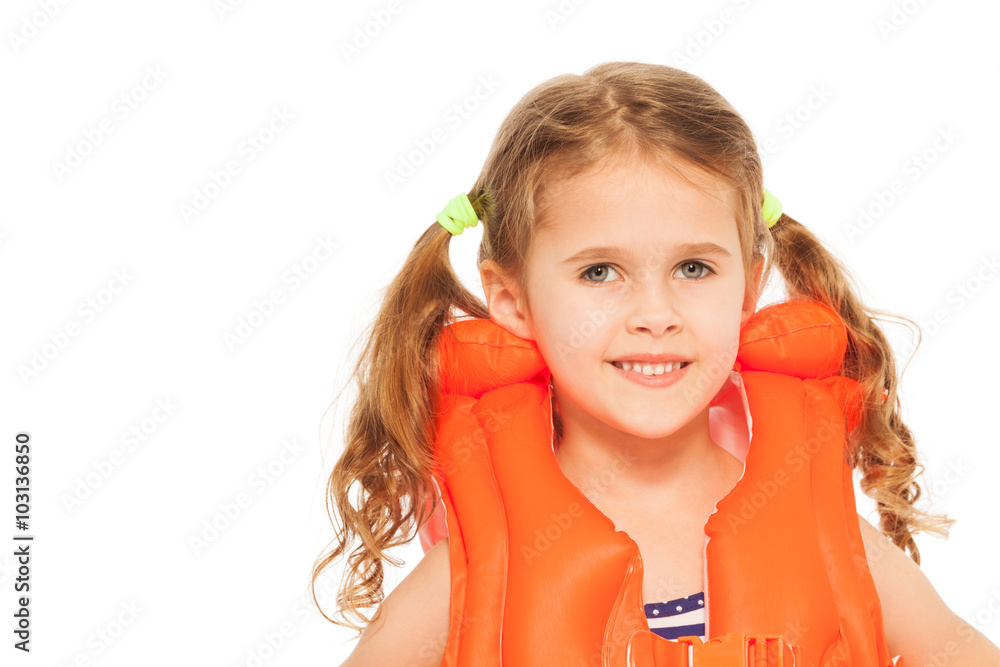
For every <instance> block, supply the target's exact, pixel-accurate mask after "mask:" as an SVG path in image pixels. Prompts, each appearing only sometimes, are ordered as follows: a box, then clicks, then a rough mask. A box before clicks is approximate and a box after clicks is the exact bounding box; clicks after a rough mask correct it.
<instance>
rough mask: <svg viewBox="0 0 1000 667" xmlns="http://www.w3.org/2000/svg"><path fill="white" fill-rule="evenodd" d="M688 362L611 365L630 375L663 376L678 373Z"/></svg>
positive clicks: (635, 362) (617, 363) (619, 363)
mask: <svg viewBox="0 0 1000 667" xmlns="http://www.w3.org/2000/svg"><path fill="white" fill-rule="evenodd" d="M690 363H691V362H690V361H667V362H663V363H655V364H654V363H650V362H642V361H628V360H625V361H612V362H611V365H612V366H614V367H615V368H620V369H621V370H623V371H626V372H630V373H638V374H640V375H653V376H655V375H665V374H667V373H671V372H673V371H678V370H680V369H682V368H685V367H686V366H688V365H689V364H690Z"/></svg>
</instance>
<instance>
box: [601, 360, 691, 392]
mask: <svg viewBox="0 0 1000 667" xmlns="http://www.w3.org/2000/svg"><path fill="white" fill-rule="evenodd" d="M626 359H636V360H643V361H644V359H643V358H642V356H641V355H640V356H635V357H627V358H626ZM669 361H683V360H682V359H676V358H672V359H669ZM651 363H652V362H651ZM607 364H608V366H611V368H612V369H613V370H614V372H615V373H618V374H619V375H620V376H621V377H622V378H623V379H625V380H628V381H629V382H633V383H635V384H638V385H641V386H643V387H669V386H670V385H672V384H676V383H677V382H680V380H681V378H683V377H684V376H685V375H687V371H688V369H689V368H691V364H688V365H687V366H684V367H683V368H680V369H678V370H673V371H670V372H669V373H663V374H662V375H645V374H643V373H636V372H635V371H627V370H625V369H623V368H618V367H617V366H615V365H614V364H613V363H611V362H610V361H609V362H607Z"/></svg>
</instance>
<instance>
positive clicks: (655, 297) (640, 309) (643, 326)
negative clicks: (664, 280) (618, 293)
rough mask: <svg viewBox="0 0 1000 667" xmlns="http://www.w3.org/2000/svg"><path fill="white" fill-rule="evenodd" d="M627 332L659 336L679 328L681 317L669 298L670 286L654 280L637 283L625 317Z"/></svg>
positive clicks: (671, 332) (676, 330)
mask: <svg viewBox="0 0 1000 667" xmlns="http://www.w3.org/2000/svg"><path fill="white" fill-rule="evenodd" d="M625 326H626V328H627V330H628V331H629V333H636V334H646V335H652V336H654V337H660V336H664V335H668V334H673V333H676V332H678V331H680V329H681V317H680V313H678V311H677V309H676V305H675V303H674V299H672V298H671V293H670V288H669V287H668V286H667V285H664V284H661V283H659V282H658V281H656V280H652V279H647V280H645V281H643V282H642V283H640V284H637V285H636V287H635V289H634V291H633V293H632V299H631V300H630V303H629V312H628V315H627V317H626V318H625Z"/></svg>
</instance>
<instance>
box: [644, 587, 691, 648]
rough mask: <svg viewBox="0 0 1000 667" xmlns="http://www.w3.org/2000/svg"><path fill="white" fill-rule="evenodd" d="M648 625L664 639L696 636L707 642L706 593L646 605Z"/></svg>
mask: <svg viewBox="0 0 1000 667" xmlns="http://www.w3.org/2000/svg"><path fill="white" fill-rule="evenodd" d="M643 607H645V609H646V624H647V625H649V629H650V630H652V631H653V632H654V633H656V634H658V635H660V636H661V637H663V638H664V639H677V638H678V637H689V636H695V637H700V638H701V640H702V641H705V592H704V591H702V592H701V593H697V594H695V595H688V596H687V597H683V598H677V599H676V600H668V601H666V602H652V603H650V604H644V605H643Z"/></svg>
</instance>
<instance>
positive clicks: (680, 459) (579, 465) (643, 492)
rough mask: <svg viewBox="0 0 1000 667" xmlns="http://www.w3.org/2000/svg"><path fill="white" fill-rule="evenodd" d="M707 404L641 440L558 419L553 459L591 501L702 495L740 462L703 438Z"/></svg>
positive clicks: (568, 418)
mask: <svg viewBox="0 0 1000 667" xmlns="http://www.w3.org/2000/svg"><path fill="white" fill-rule="evenodd" d="M708 409H709V408H708V406H705V409H704V410H703V411H702V412H701V413H699V414H698V415H697V416H696V417H695V418H694V419H692V420H691V421H690V422H689V423H688V424H686V425H685V426H684V427H682V428H681V429H679V430H678V431H675V432H674V433H671V434H670V435H669V436H666V437H663V438H656V439H650V438H644V437H640V436H636V435H632V434H628V433H622V432H621V431H618V430H616V429H612V428H611V427H609V426H607V425H606V424H603V423H600V422H596V420H593V419H591V420H587V419H586V418H583V419H575V418H574V417H576V415H563V417H564V418H563V438H562V441H561V442H560V443H559V445H558V449H557V450H556V459H557V460H558V462H559V466H560V468H561V469H562V472H563V474H564V475H566V477H567V478H568V479H569V480H570V481H571V482H572V483H573V484H574V485H575V486H576V487H577V488H579V489H580V490H581V491H582V492H583V493H584V495H585V496H587V498H588V499H590V500H591V501H594V500H596V499H597V498H600V499H602V501H603V502H606V503H614V502H627V503H632V502H635V501H637V500H642V502H644V503H646V502H649V501H650V499H651V498H656V499H657V500H659V501H664V502H670V500H671V499H672V498H679V497H683V496H690V495H691V494H697V493H699V492H703V491H704V489H705V486H706V481H707V480H713V479H715V478H717V477H718V476H719V475H720V474H723V471H725V473H726V474H728V472H729V471H730V470H735V468H736V467H738V468H739V469H740V470H742V467H743V464H742V462H740V461H739V460H738V459H736V458H735V457H734V456H733V455H732V454H730V453H729V452H727V451H725V450H724V449H722V448H721V447H719V446H718V445H716V444H715V443H714V442H713V441H712V439H711V437H710V436H709V429H708Z"/></svg>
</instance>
